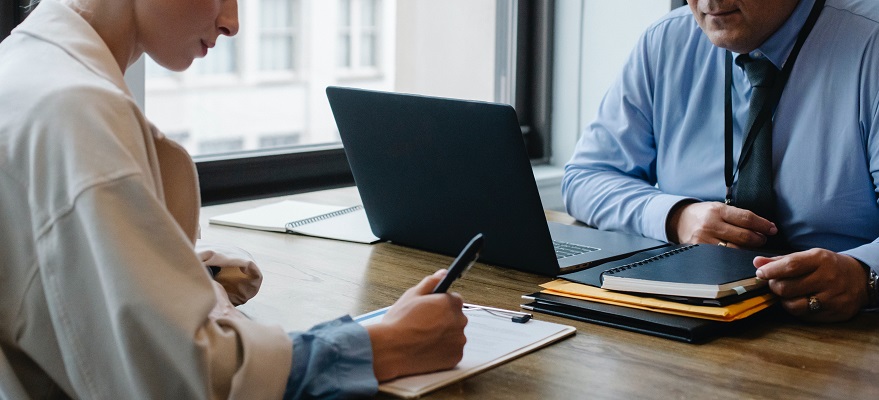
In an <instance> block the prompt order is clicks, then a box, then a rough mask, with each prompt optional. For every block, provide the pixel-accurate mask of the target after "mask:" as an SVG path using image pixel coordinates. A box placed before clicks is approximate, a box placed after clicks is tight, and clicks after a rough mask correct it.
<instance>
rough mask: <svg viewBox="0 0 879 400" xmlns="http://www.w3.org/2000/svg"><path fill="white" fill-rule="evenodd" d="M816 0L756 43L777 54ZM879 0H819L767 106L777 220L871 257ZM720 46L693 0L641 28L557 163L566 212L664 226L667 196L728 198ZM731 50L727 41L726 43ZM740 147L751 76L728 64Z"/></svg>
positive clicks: (643, 227) (878, 251) (798, 239)
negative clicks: (773, 104)
mask: <svg viewBox="0 0 879 400" xmlns="http://www.w3.org/2000/svg"><path fill="white" fill-rule="evenodd" d="M814 3H815V1H814V0H802V1H801V2H800V4H799V5H798V6H797V8H796V10H795V11H794V13H793V14H792V15H791V17H790V18H789V19H788V21H787V22H786V23H785V24H784V25H783V26H782V27H781V28H780V29H779V30H778V31H777V32H775V33H774V34H773V35H772V36H771V37H770V38H769V39H768V40H767V41H766V42H765V43H763V44H762V45H761V46H760V47H759V48H758V49H756V50H754V51H753V52H751V53H750V54H751V56H752V57H765V58H768V59H769V60H771V61H772V62H773V63H774V64H775V65H776V66H777V67H779V69H781V67H782V66H783V65H784V62H785V61H786V59H787V56H788V54H789V53H790V51H791V48H792V47H793V44H794V42H795V41H796V37H797V34H798V33H799V30H800V28H801V27H802V26H803V24H804V23H805V20H806V18H807V16H808V14H809V11H810V10H811V8H812V6H813V4H814ZM877 21H879V1H876V0H827V3H826V5H825V7H824V9H823V11H822V13H821V16H820V18H819V19H818V21H817V23H816V25H815V28H814V29H813V31H812V33H811V35H810V36H809V39H808V40H807V41H806V42H805V45H804V46H803V49H802V51H801V53H800V55H799V58H798V59H797V61H796V64H795V67H794V69H793V71H792V73H791V77H790V81H789V82H788V83H787V86H786V87H785V89H784V94H783V95H782V98H781V101H780V103H779V105H778V109H777V110H776V113H775V117H774V120H773V138H772V140H773V168H774V171H775V182H774V184H775V191H776V193H777V195H778V209H777V211H778V215H777V220H776V221H774V222H775V223H776V224H777V225H778V226H779V228H780V229H781V230H782V232H783V233H784V234H785V237H786V238H787V240H788V242H789V243H790V244H791V245H792V246H794V247H795V248H800V249H806V248H811V247H820V248H825V249H829V250H833V251H837V252H843V253H845V254H849V255H851V256H853V257H855V258H857V259H858V260H860V261H861V262H864V263H865V264H867V265H869V266H871V267H872V268H873V269H874V270H879V241H877V237H879V203H877V183H879V115H877V110H879V22H877ZM724 52H725V50H724V49H721V48H718V47H715V46H714V45H713V44H712V43H711V42H710V41H709V40H708V38H707V37H706V36H705V35H704V34H703V32H702V31H701V29H700V28H699V26H698V25H697V24H696V21H695V19H694V18H693V15H692V14H691V12H690V10H689V8H688V7H682V8H679V9H677V10H674V11H672V12H671V13H670V14H668V15H667V16H666V17H664V18H662V19H661V20H659V21H658V22H656V23H655V24H653V25H652V26H650V28H648V29H647V31H646V32H645V33H644V34H643V35H642V37H641V39H640V41H639V42H638V44H637V46H636V48H635V49H634V51H633V52H632V54H631V55H630V57H629V59H628V61H627V63H626V65H625V66H624V68H623V71H622V74H621V75H620V76H619V78H618V79H617V80H616V82H615V83H614V84H613V86H612V87H611V88H610V90H609V91H608V93H607V94H606V95H605V98H604V100H603V101H602V103H601V106H600V107H599V111H598V116H597V119H596V120H595V121H594V122H593V123H592V124H591V125H589V127H588V128H586V129H585V131H584V132H583V135H582V137H581V138H580V141H579V142H578V144H577V148H576V150H575V152H574V156H573V157H572V158H571V161H570V162H569V163H568V165H567V166H566V168H565V177H564V180H563V183H562V192H563V198H564V200H565V205H566V207H567V210H568V212H569V213H570V214H571V215H573V216H574V217H576V218H577V219H579V220H581V221H584V222H586V223H587V224H590V225H593V226H596V227H598V228H600V229H607V230H617V231H624V232H631V233H637V234H641V235H644V236H647V237H652V238H656V239H660V240H667V238H666V232H665V226H666V219H667V217H668V214H669V211H670V210H671V208H672V207H673V206H674V205H675V204H677V203H678V202H680V201H681V200H684V199H698V200H703V201H723V199H724V196H725V194H726V185H725V182H724V123H723V121H724V106H723V105H724ZM734 56H735V54H734ZM732 89H733V90H732V91H733V109H734V114H735V118H734V119H735V123H734V128H733V129H734V149H735V151H734V155H733V157H734V160H738V157H739V153H740V150H741V146H742V136H743V133H742V130H743V127H742V125H743V124H744V123H745V120H746V118H747V115H748V102H749V99H750V96H751V85H750V83H749V82H748V79H747V77H746V76H745V74H744V72H743V71H742V69H741V68H739V67H737V66H735V65H734V66H733V88H732Z"/></svg>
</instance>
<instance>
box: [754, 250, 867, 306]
mask: <svg viewBox="0 0 879 400" xmlns="http://www.w3.org/2000/svg"><path fill="white" fill-rule="evenodd" d="M754 266H755V267H757V268H758V269H757V277H758V278H760V279H764V280H768V281H769V289H771V290H772V292H773V293H775V294H777V295H778V296H780V297H781V305H782V306H783V307H784V309H785V310H787V311H788V312H789V313H791V314H792V315H794V316H796V317H799V318H802V319H804V320H808V321H822V322H830V321H843V320H847V319H849V318H851V317H853V316H854V315H855V314H857V313H858V311H860V310H861V308H863V307H864V306H866V305H867V302H868V301H869V295H868V294H867V275H866V274H865V273H864V268H863V267H862V266H861V263H860V262H858V260H856V259H854V258H852V257H849V256H847V255H843V254H839V253H834V252H832V251H830V250H824V249H811V250H807V251H801V252H799V253H792V254H788V255H785V256H778V257H772V258H768V257H757V258H755V259H754ZM809 297H814V300H813V302H816V304H818V305H820V307H819V308H820V309H819V310H814V311H813V310H811V309H810V308H809Z"/></svg>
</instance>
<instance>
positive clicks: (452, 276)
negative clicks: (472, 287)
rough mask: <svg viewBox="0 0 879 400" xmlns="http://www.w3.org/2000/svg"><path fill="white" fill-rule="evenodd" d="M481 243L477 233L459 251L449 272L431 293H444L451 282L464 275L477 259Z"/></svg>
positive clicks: (480, 237)
mask: <svg viewBox="0 0 879 400" xmlns="http://www.w3.org/2000/svg"><path fill="white" fill-rule="evenodd" d="M482 242H483V239H482V234H481V233H477V234H476V236H473V239H470V242H469V243H467V245H466V246H464V249H463V250H461V254H458V258H455V261H452V265H450V266H449V272H448V273H446V276H445V277H443V280H441V281H440V283H439V284H437V285H436V287H435V288H433V293H445V292H446V291H447V290H449V286H452V282H454V281H455V280H456V279H458V278H460V277H461V275H464V273H465V272H467V270H469V269H470V267H472V266H473V263H475V262H476V259H477V258H479V252H480V251H481V250H482Z"/></svg>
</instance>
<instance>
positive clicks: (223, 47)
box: [192, 36, 237, 75]
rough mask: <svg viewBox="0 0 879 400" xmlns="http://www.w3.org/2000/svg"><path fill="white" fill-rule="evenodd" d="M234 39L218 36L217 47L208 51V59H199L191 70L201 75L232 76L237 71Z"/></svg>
mask: <svg viewBox="0 0 879 400" xmlns="http://www.w3.org/2000/svg"><path fill="white" fill-rule="evenodd" d="M235 42H236V38H229V37H225V36H220V37H219V38H218V39H217V45H216V46H215V47H214V48H213V49H210V50H209V51H208V54H210V57H205V58H199V59H197V60H195V62H193V63H192V68H193V69H194V70H195V71H197V72H198V73H199V74H201V75H222V74H232V73H235V72H236V71H237V60H236V54H235V44H236V43H235Z"/></svg>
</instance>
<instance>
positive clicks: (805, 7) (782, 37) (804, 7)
mask: <svg viewBox="0 0 879 400" xmlns="http://www.w3.org/2000/svg"><path fill="white" fill-rule="evenodd" d="M815 1H817V0H800V3H799V4H797V7H796V8H795V9H794V12H793V13H792V14H791V16H790V17H789V18H788V19H787V21H785V22H784V24H782V25H781V28H778V30H777V31H775V33H773V34H772V36H770V37H769V39H767V40H766V41H765V42H763V44H761V45H760V47H758V48H756V49H755V50H754V51H752V52H750V53H748V54H749V55H750V56H751V57H753V58H766V59H768V60H769V61H771V62H772V64H774V65H775V67H776V68H778V69H782V67H784V63H785V62H786V61H787V57H788V55H790V52H791V50H793V47H794V44H795V43H796V41H797V36H799V34H800V30H801V29H802V28H803V25H805V24H806V19H808V18H809V13H810V12H811V11H812V6H814V5H815Z"/></svg>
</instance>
